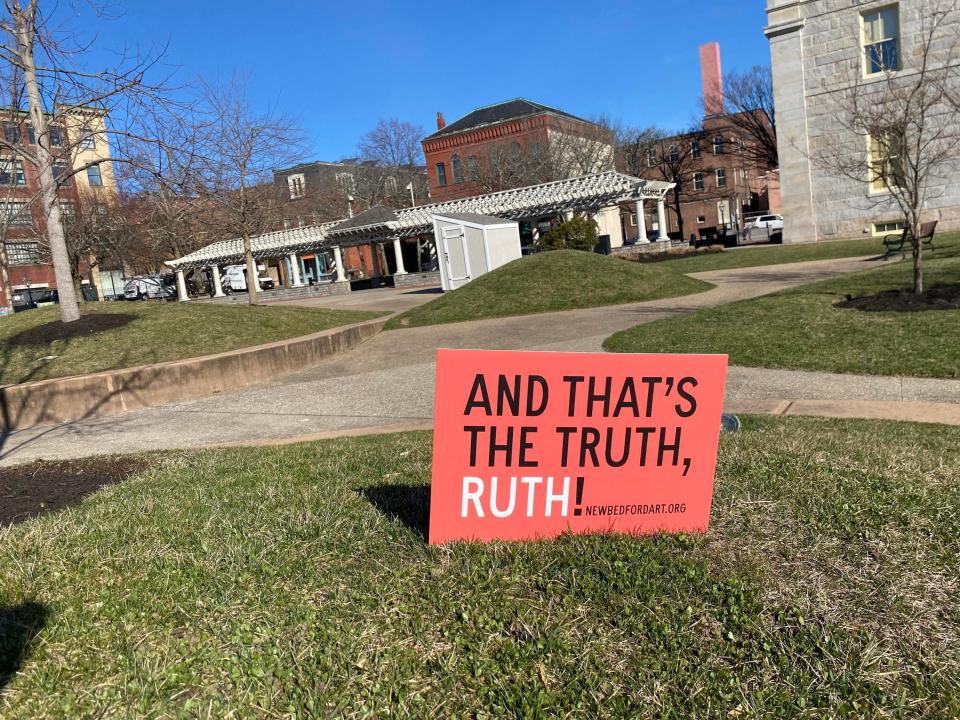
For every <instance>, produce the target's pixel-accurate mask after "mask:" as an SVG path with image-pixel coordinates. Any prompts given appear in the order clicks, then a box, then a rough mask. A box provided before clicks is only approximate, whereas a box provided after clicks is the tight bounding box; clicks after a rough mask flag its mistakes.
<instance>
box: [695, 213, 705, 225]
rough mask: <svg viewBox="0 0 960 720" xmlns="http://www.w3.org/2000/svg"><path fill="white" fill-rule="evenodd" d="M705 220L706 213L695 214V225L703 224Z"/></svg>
mask: <svg viewBox="0 0 960 720" xmlns="http://www.w3.org/2000/svg"><path fill="white" fill-rule="evenodd" d="M706 222H707V216H706V215H697V225H703V224H704V223H706Z"/></svg>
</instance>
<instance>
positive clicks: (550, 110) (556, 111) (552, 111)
mask: <svg viewBox="0 0 960 720" xmlns="http://www.w3.org/2000/svg"><path fill="white" fill-rule="evenodd" d="M518 101H521V102H526V103H530V104H531V105H539V106H540V107H542V108H543V110H538V111H537V112H535V113H533V114H531V115H522V116H520V117H515V118H507V119H505V120H497V121H496V122H491V123H484V124H482V125H473V126H471V127H468V128H464V129H463V130H453V131H451V132H449V133H447V132H445V131H446V128H447V127H449V125H456V124H457V123H458V122H460V121H461V120H462V119H463V118H465V117H467V115H472V114H473V113H475V112H479V111H481V110H487V109H489V108H493V107H497V106H498V105H506V104H508V103H512V102H518ZM538 115H552V116H553V117H556V118H559V119H564V118H566V119H567V120H576V121H578V122H582V123H585V124H587V125H596V126H597V127H599V125H597V123H595V122H593V121H592V120H587V119H586V118H582V117H580V116H579V115H574V114H573V113H569V112H567V111H566V110H561V109H560V108H556V107H553V106H552V105H546V104H544V103H541V102H536V101H535V100H530V99H529V98H525V97H515V98H511V99H510V100H501V101H500V102H495V103H491V104H490V105H481V106H480V107H478V108H474V109H473V110H471V111H470V112H468V113H466V114H465V115H462V116H461V117H459V118H457V119H456V120H454V121H453V122H451V123H449V125H447V126H444V127H442V128H440V129H439V130H436V131H435V132H432V133H430V134H429V135H427V136H426V137H425V138H424V139H423V140H422V141H421V142H427V141H428V140H432V139H434V138H440V137H454V136H456V135H460V134H461V133H467V132H471V131H473V130H478V129H480V128H489V127H496V126H497V125H503V124H504V123H508V122H516V121H517V120H521V119H523V118H527V117H537V116H538Z"/></svg>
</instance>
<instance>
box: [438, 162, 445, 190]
mask: <svg viewBox="0 0 960 720" xmlns="http://www.w3.org/2000/svg"><path fill="white" fill-rule="evenodd" d="M437 186H438V187H446V186H447V166H446V165H444V164H443V163H437Z"/></svg>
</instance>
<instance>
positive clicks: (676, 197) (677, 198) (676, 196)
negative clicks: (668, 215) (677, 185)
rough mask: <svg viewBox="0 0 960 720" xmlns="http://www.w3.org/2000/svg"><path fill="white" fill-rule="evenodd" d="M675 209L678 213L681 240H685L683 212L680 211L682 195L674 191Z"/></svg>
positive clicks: (678, 228)
mask: <svg viewBox="0 0 960 720" xmlns="http://www.w3.org/2000/svg"><path fill="white" fill-rule="evenodd" d="M673 209H674V212H676V213H677V230H678V231H679V232H680V239H681V240H684V239H685V236H684V234H683V211H682V210H681V209H680V193H679V191H678V190H676V189H674V191H673Z"/></svg>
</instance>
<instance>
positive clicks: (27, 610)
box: [0, 602, 49, 692]
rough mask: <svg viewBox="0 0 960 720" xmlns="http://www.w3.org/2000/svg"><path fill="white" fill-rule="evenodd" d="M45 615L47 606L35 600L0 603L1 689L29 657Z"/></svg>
mask: <svg viewBox="0 0 960 720" xmlns="http://www.w3.org/2000/svg"><path fill="white" fill-rule="evenodd" d="M48 615H49V611H48V610H47V608H46V607H45V606H43V605H41V604H39V603H35V602H26V603H21V604H20V605H7V606H0V692H2V691H3V689H4V688H6V686H7V685H8V684H9V683H10V681H11V680H13V678H14V676H16V674H17V673H18V672H19V671H20V668H21V667H22V666H23V662H24V660H26V659H27V658H28V657H29V656H30V652H31V650H32V649H33V641H34V639H35V638H36V637H37V635H38V634H39V633H40V631H41V630H43V627H44V626H45V625H46V623H47V616H48Z"/></svg>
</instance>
